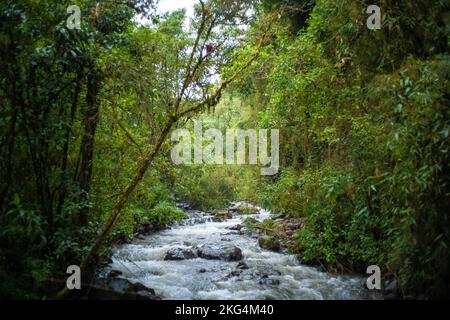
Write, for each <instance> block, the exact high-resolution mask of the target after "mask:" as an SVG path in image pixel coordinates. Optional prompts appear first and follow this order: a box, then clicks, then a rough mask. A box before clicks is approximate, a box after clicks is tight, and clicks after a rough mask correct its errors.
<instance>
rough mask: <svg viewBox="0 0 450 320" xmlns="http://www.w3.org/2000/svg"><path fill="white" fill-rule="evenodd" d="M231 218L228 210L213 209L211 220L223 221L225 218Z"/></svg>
mask: <svg viewBox="0 0 450 320" xmlns="http://www.w3.org/2000/svg"><path fill="white" fill-rule="evenodd" d="M231 218H233V214H232V213H231V212H230V211H228V210H216V211H214V215H213V221H214V222H224V221H226V220H227V219H231Z"/></svg>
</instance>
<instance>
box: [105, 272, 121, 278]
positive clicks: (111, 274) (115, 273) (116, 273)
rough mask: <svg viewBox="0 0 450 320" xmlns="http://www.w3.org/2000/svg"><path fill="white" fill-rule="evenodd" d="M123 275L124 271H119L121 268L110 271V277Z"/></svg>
mask: <svg viewBox="0 0 450 320" xmlns="http://www.w3.org/2000/svg"><path fill="white" fill-rule="evenodd" d="M121 275H122V271H119V270H111V271H110V272H109V273H108V278H117V277H118V276H121Z"/></svg>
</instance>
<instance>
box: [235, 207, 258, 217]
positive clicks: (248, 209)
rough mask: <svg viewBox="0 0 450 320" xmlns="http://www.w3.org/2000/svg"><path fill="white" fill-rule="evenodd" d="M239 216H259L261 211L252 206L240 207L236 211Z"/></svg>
mask: <svg viewBox="0 0 450 320" xmlns="http://www.w3.org/2000/svg"><path fill="white" fill-rule="evenodd" d="M234 211H236V212H237V213H239V214H243V215H251V214H258V213H259V210H258V208H256V207H255V206H252V205H240V206H238V207H237V208H236V209H234Z"/></svg>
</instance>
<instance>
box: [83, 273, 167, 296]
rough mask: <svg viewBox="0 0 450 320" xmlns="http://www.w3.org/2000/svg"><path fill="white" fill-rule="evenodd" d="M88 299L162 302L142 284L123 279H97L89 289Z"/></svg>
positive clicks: (151, 290) (152, 291)
mask: <svg viewBox="0 0 450 320" xmlns="http://www.w3.org/2000/svg"><path fill="white" fill-rule="evenodd" d="M88 298H89V299H93V300H160V299H161V298H160V297H158V296H157V295H156V293H155V291H154V290H153V289H151V288H147V287H146V286H144V285H143V284H142V283H139V282H136V283H132V282H131V281H129V280H127V279H123V278H103V279H97V281H96V283H95V284H94V285H93V286H90V287H89V291H88Z"/></svg>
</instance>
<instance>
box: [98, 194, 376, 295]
mask: <svg viewBox="0 0 450 320" xmlns="http://www.w3.org/2000/svg"><path fill="white" fill-rule="evenodd" d="M183 209H184V210H185V211H186V213H187V215H188V218H187V219H185V220H183V221H182V222H181V223H179V224H177V225H175V226H172V227H171V228H170V229H166V230H162V231H157V232H154V233H152V234H149V235H145V236H144V235H140V236H139V237H138V238H137V239H136V240H134V241H133V242H132V243H129V244H124V245H120V246H118V247H117V248H116V249H115V250H114V253H113V256H112V262H111V263H110V264H109V265H108V266H107V267H106V268H104V269H103V270H102V271H101V272H100V273H99V280H100V281H106V283H107V284H108V286H109V287H114V285H115V282H120V283H122V285H124V281H126V282H127V283H128V285H127V286H128V287H127V288H131V289H132V288H133V287H132V286H133V285H134V286H138V288H137V289H140V290H138V291H141V294H142V298H145V297H146V296H147V298H151V299H155V298H162V299H224V300H227V299H258V300H265V299H376V298H380V296H379V295H377V294H376V293H374V292H371V291H368V290H367V289H365V287H364V282H365V279H364V278H362V277H358V276H350V275H348V276H346V275H332V274H328V273H325V272H322V271H320V270H319V269H317V268H314V267H310V266H306V265H302V264H301V263H300V261H299V259H298V257H296V256H294V255H290V254H288V253H286V250H285V246H286V244H285V243H284V242H283V241H280V242H278V241H274V239H270V238H268V236H265V235H264V234H265V233H264V232H258V231H256V232H255V231H254V230H253V231H250V230H249V229H248V228H247V226H248V225H249V223H248V222H249V221H250V222H251V221H253V222H257V221H263V220H265V219H268V218H275V220H276V218H277V217H273V215H271V214H270V213H269V212H268V211H265V210H263V209H261V208H258V207H255V206H252V205H250V204H247V203H245V202H236V203H232V204H231V205H230V207H229V208H227V209H226V210H221V211H217V212H213V213H206V212H201V211H197V210H190V209H188V206H183ZM301 223H302V222H301V221H288V222H285V223H283V224H279V225H278V227H279V228H280V226H281V228H285V230H284V231H285V234H286V233H287V234H288V236H289V235H293V234H294V233H295V228H300V227H301ZM288 240H289V239H288ZM130 284H131V287H130ZM143 288H147V289H148V290H147V291H146V290H143ZM150 288H151V289H150ZM135 291H136V290H135ZM138 298H141V296H138Z"/></svg>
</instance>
